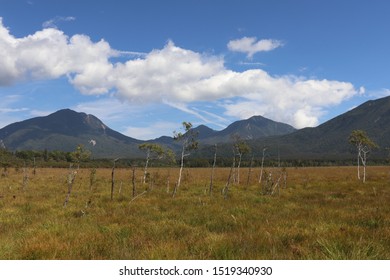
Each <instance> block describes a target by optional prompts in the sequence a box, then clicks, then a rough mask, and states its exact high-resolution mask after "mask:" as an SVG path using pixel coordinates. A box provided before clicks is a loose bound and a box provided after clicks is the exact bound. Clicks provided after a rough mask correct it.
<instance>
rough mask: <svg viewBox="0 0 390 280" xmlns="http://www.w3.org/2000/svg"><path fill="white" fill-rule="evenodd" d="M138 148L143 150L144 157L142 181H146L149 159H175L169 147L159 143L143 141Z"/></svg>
mask: <svg viewBox="0 0 390 280" xmlns="http://www.w3.org/2000/svg"><path fill="white" fill-rule="evenodd" d="M138 148H139V149H140V150H142V151H144V152H145V154H146V159H145V167H144V176H143V183H144V184H145V183H146V177H147V173H148V167H149V162H150V160H153V159H162V158H166V159H168V160H169V161H174V160H175V155H174V153H173V151H172V150H171V149H165V150H164V148H163V147H162V146H161V145H159V144H154V143H144V144H140V145H139V146H138Z"/></svg>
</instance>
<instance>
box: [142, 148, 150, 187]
mask: <svg viewBox="0 0 390 280" xmlns="http://www.w3.org/2000/svg"><path fill="white" fill-rule="evenodd" d="M149 159H150V151H148V152H147V155H146V163H145V168H144V178H143V182H144V184H146V174H147V173H148V165H149Z"/></svg>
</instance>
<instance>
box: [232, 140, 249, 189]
mask: <svg viewBox="0 0 390 280" xmlns="http://www.w3.org/2000/svg"><path fill="white" fill-rule="evenodd" d="M233 138H234V142H235V143H234V154H235V155H236V156H238V163H237V177H235V178H234V179H236V182H237V184H240V167H241V160H242V156H243V155H244V154H247V153H249V152H250V151H251V149H250V147H249V145H248V144H247V143H246V142H245V141H244V140H242V139H241V137H240V136H239V135H238V134H235V135H233Z"/></svg>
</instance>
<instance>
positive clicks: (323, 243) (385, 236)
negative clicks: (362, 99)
mask: <svg viewBox="0 0 390 280" xmlns="http://www.w3.org/2000/svg"><path fill="white" fill-rule="evenodd" d="M267 170H268V171H271V172H272V173H273V174H274V176H276V174H278V172H279V169H267ZM389 171H390V168H389V167H369V168H368V178H367V182H366V183H365V184H363V183H361V182H359V181H358V180H357V178H356V169H355V168H353V167H326V168H325V167H323V168H290V169H287V173H288V177H287V187H286V188H284V189H281V190H280V194H279V195H278V194H274V195H272V196H271V195H263V194H262V193H261V191H260V186H259V184H258V183H257V178H256V177H258V174H259V170H258V169H256V170H254V172H253V173H252V178H251V180H250V183H249V185H247V184H246V179H247V172H248V169H242V170H241V172H240V173H241V181H242V183H241V184H240V185H234V184H233V185H232V186H231V188H230V191H229V196H228V198H227V199H224V197H223V196H222V195H221V190H222V188H223V187H224V185H225V183H226V181H227V178H228V174H229V169H216V171H215V183H214V191H213V195H212V196H210V195H209V194H208V186H209V181H210V172H211V170H210V169H186V170H185V171H184V180H183V182H182V185H181V187H180V189H179V190H178V193H177V195H176V197H175V198H174V199H173V198H172V197H171V192H172V190H173V187H174V182H175V179H176V176H177V174H178V169H175V168H172V169H168V168H161V169H151V170H150V174H151V178H152V181H153V184H146V185H143V184H141V183H140V182H141V178H142V175H143V174H142V170H141V169H137V170H136V172H135V175H136V180H135V183H136V187H137V194H138V195H140V194H141V195H140V196H138V197H137V198H136V199H134V200H132V199H133V198H132V180H131V179H132V171H131V169H117V170H116V173H115V179H116V180H115V189H114V198H113V200H112V201H111V199H110V190H111V170H110V169H97V171H96V177H95V182H94V184H93V185H92V188H91V187H90V175H91V171H90V170H89V169H80V170H79V171H78V173H77V175H76V178H75V181H74V185H73V189H72V193H71V195H70V198H69V203H68V204H67V207H63V203H64V200H65V197H66V194H67V191H68V187H67V175H68V172H69V171H68V170H67V169H38V170H37V172H36V174H35V175H33V174H32V170H31V169H30V170H28V180H26V179H27V178H26V176H25V175H23V170H22V169H20V170H14V169H9V171H8V174H7V175H6V176H3V177H1V178H0V259H45V260H46V259H114V260H115V259H390V207H389V203H390V177H389ZM23 181H24V187H23ZM145 190H147V192H145V193H144V191H145Z"/></svg>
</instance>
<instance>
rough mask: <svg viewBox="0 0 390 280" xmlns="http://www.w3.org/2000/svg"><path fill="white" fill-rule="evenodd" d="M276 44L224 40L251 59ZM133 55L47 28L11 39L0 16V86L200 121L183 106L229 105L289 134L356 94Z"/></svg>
mask: <svg viewBox="0 0 390 280" xmlns="http://www.w3.org/2000/svg"><path fill="white" fill-rule="evenodd" d="M280 45H281V43H280V42H279V41H272V40H265V41H264V40H260V41H256V38H243V39H240V40H236V41H231V42H230V43H229V46H230V47H229V48H231V49H234V50H237V51H243V52H246V53H247V54H248V55H249V56H251V55H253V54H254V53H256V52H258V51H266V50H271V49H273V48H276V47H278V46H280ZM140 54H142V55H139V56H135V57H133V58H132V59H128V60H127V61H124V62H123V61H122V62H116V63H113V62H112V61H111V60H110V59H111V58H113V57H117V56H120V55H122V54H121V52H120V51H117V50H114V49H113V48H111V46H110V45H109V44H108V42H106V41H104V40H100V41H98V42H93V41H92V40H91V39H90V38H89V37H88V36H86V35H80V34H77V35H74V36H72V37H68V36H66V35H65V34H64V33H63V32H62V31H60V30H58V29H55V28H45V29H43V30H41V31H38V32H36V33H34V34H32V35H29V36H26V37H23V38H15V37H14V36H13V35H11V34H10V33H9V30H8V29H7V28H5V27H4V26H3V24H2V22H1V18H0V56H1V57H2V62H1V64H2V67H0V86H1V85H3V86H4V85H9V84H12V83H15V82H20V81H23V80H36V79H55V78H58V77H61V76H67V77H68V79H69V82H70V83H71V84H72V85H73V86H74V87H76V88H77V89H78V90H79V91H80V92H81V93H83V94H90V95H104V94H106V95H107V94H110V96H116V97H117V98H118V99H121V100H124V101H128V102H130V103H131V104H148V103H149V104H150V103H164V104H168V105H169V104H170V105H171V106H172V107H175V108H177V109H180V110H182V111H188V112H189V113H191V114H193V115H198V116H200V118H201V119H202V118H203V119H209V118H206V117H205V115H204V114H202V113H200V112H197V111H196V110H194V109H190V107H188V106H187V104H191V102H195V101H217V100H219V101H221V100H225V101H226V100H229V99H233V100H234V102H228V103H226V102H222V105H221V106H223V108H224V109H225V115H226V116H233V117H237V118H246V117H250V116H252V115H263V116H265V117H269V118H272V119H274V120H278V121H284V122H287V123H289V124H292V125H294V126H295V127H297V128H300V127H304V126H313V125H316V124H318V119H319V117H320V116H321V115H322V114H323V113H324V111H326V108H328V107H329V106H333V105H336V104H339V103H340V102H342V101H343V100H345V99H348V98H350V97H351V96H353V95H355V94H358V92H359V91H358V90H356V89H355V88H354V86H353V85H352V84H351V83H347V82H340V81H330V80H315V79H306V78H303V77H296V76H278V77H275V76H271V75H269V74H268V73H267V72H265V71H264V70H262V69H251V70H247V71H243V72H237V71H233V70H230V69H227V68H226V66H225V64H224V59H223V57H222V56H215V55H206V54H202V53H198V52H195V51H192V50H188V49H183V48H180V47H178V46H176V45H175V44H174V43H173V42H172V41H169V42H168V43H167V44H166V45H165V46H164V47H163V48H161V49H155V50H152V51H151V52H149V53H147V54H143V53H140ZM178 104H179V105H180V106H179V105H178ZM179 107H180V108H179Z"/></svg>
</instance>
